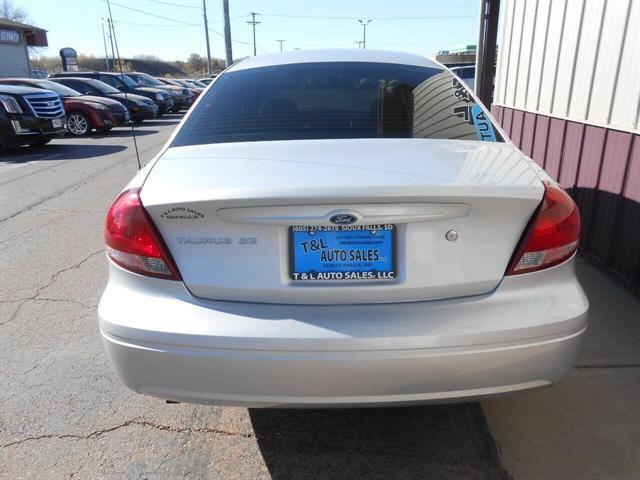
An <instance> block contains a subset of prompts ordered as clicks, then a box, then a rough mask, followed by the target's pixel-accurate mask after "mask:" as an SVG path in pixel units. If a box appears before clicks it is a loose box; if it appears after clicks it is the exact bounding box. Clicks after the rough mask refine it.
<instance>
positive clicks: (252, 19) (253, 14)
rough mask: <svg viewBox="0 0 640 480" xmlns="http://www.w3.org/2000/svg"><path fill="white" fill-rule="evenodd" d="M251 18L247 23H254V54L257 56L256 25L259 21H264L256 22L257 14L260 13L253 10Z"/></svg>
mask: <svg viewBox="0 0 640 480" xmlns="http://www.w3.org/2000/svg"><path fill="white" fill-rule="evenodd" d="M250 15H251V20H250V21H248V22H247V23H248V24H249V25H253V56H254V57H255V56H256V55H257V53H256V25H258V24H259V23H262V22H256V15H258V14H257V13H255V12H251V14H250Z"/></svg>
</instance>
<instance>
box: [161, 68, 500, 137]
mask: <svg viewBox="0 0 640 480" xmlns="http://www.w3.org/2000/svg"><path fill="white" fill-rule="evenodd" d="M328 138H443V139H461V140H485V141H502V138H501V137H500V134H499V133H498V131H497V130H496V129H494V126H493V124H492V123H491V120H490V119H489V117H488V116H487V115H486V113H485V111H484V110H483V109H482V107H481V106H480V105H479V104H478V103H476V100H475V99H474V98H473V97H472V96H471V94H470V93H469V92H468V91H467V89H466V87H465V86H464V85H463V84H461V82H460V81H459V80H458V79H457V78H456V77H455V76H453V75H452V74H451V73H450V72H449V71H447V70H444V69H441V68H427V67H419V66H410V65H398V64H387V63H365V62H340V63H338V62H327V63H300V64H293V65H279V66H272V67H262V68H251V69H247V70H239V71H237V72H229V73H225V74H223V75H222V76H221V77H220V78H218V79H217V81H216V82H215V83H214V84H213V85H212V86H211V88H210V90H209V91H208V92H207V93H206V94H205V97H204V98H203V99H202V100H201V101H200V103H199V105H198V107H197V108H196V109H195V111H194V112H192V114H191V115H190V116H189V118H188V119H187V121H186V122H185V124H184V126H183V127H182V128H181V129H180V131H179V132H178V135H177V136H176V139H175V141H174V144H173V146H182V145H197V144H206V143H221V142H248V141H264V140H294V139H328Z"/></svg>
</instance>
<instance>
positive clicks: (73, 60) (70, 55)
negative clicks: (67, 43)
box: [60, 48, 78, 72]
mask: <svg viewBox="0 0 640 480" xmlns="http://www.w3.org/2000/svg"><path fill="white" fill-rule="evenodd" d="M60 58H61V59H62V69H63V70H64V71H65V72H77V71H78V53H77V52H76V51H75V50H74V49H73V48H62V49H60Z"/></svg>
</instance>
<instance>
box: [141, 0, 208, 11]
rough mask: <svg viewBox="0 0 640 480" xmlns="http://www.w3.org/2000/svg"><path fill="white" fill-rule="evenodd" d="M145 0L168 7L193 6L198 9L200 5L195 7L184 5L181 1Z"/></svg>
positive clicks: (190, 6) (189, 6)
mask: <svg viewBox="0 0 640 480" xmlns="http://www.w3.org/2000/svg"><path fill="white" fill-rule="evenodd" d="M147 1H149V2H153V3H159V4H160V5H169V6H170V7H180V8H193V9H195V10H200V7H197V6H195V5H185V4H183V3H171V2H164V1H162V0H147Z"/></svg>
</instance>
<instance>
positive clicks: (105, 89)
mask: <svg viewBox="0 0 640 480" xmlns="http://www.w3.org/2000/svg"><path fill="white" fill-rule="evenodd" d="M87 83H89V85H91V88H93V89H94V90H97V91H99V92H102V93H121V92H120V90H118V89H117V88H113V87H112V86H111V85H107V84H106V83H104V82H101V81H100V80H94V79H89V80H87Z"/></svg>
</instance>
